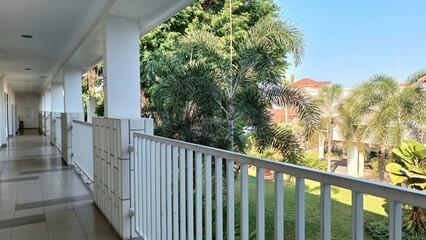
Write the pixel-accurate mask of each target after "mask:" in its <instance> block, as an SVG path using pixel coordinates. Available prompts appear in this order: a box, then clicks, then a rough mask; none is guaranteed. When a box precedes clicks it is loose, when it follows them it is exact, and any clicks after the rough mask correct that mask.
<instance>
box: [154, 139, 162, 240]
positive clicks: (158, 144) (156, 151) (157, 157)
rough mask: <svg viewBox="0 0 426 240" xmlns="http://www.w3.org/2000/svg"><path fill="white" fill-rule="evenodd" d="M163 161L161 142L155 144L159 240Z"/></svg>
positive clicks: (157, 229) (159, 236)
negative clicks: (161, 163) (161, 162)
mask: <svg viewBox="0 0 426 240" xmlns="http://www.w3.org/2000/svg"><path fill="white" fill-rule="evenodd" d="M160 161H161V152H160V142H155V212H156V213H155V215H156V216H155V217H156V235H157V239H160V238H161V211H160V207H161V195H160V193H161V187H160V186H161V185H160V183H161V174H160V169H161V165H160Z"/></svg>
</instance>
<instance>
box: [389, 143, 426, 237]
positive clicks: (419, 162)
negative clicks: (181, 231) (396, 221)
mask: <svg viewBox="0 0 426 240" xmlns="http://www.w3.org/2000/svg"><path fill="white" fill-rule="evenodd" d="M392 152H393V153H394V154H395V155H396V156H398V157H399V160H398V161H396V162H393V163H389V164H388V165H387V166H386V171H388V172H389V178H390V180H391V182H392V183H393V184H395V185H400V186H405V187H408V188H412V189H417V190H420V191H425V190H426V147H425V146H424V145H422V144H420V143H418V142H416V141H405V142H402V143H401V145H400V146H399V147H396V148H394V149H392ZM405 209H406V210H404V229H405V230H406V231H407V232H408V233H410V234H411V235H413V236H425V235H426V211H425V209H422V208H418V207H415V206H406V207H405Z"/></svg>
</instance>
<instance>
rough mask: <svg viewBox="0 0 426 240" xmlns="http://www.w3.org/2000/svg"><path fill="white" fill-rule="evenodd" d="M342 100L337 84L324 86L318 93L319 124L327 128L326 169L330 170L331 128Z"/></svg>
mask: <svg viewBox="0 0 426 240" xmlns="http://www.w3.org/2000/svg"><path fill="white" fill-rule="evenodd" d="M342 100H343V87H342V85H339V84H333V85H330V86H324V87H322V88H321V91H320V93H319V95H318V98H317V101H318V103H319V108H320V110H321V116H322V117H321V122H322V124H321V126H324V128H325V129H326V130H327V163H328V167H327V170H328V171H331V150H332V141H333V128H334V125H335V122H336V119H337V117H338V116H339V113H338V108H339V106H340V104H341V103H342Z"/></svg>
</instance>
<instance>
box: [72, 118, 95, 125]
mask: <svg viewBox="0 0 426 240" xmlns="http://www.w3.org/2000/svg"><path fill="white" fill-rule="evenodd" d="M72 121H73V123H77V124H81V125H86V126H89V127H93V123H89V122H84V121H80V120H76V119H73V120H72Z"/></svg>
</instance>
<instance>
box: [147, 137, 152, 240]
mask: <svg viewBox="0 0 426 240" xmlns="http://www.w3.org/2000/svg"><path fill="white" fill-rule="evenodd" d="M146 170H147V174H146V186H147V189H146V190H147V191H146V193H145V195H147V197H146V202H147V206H146V212H147V215H146V222H147V226H146V237H147V238H151V236H152V232H151V227H152V226H151V225H152V219H151V209H152V205H151V196H152V195H151V192H152V191H151V189H152V182H151V140H146Z"/></svg>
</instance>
